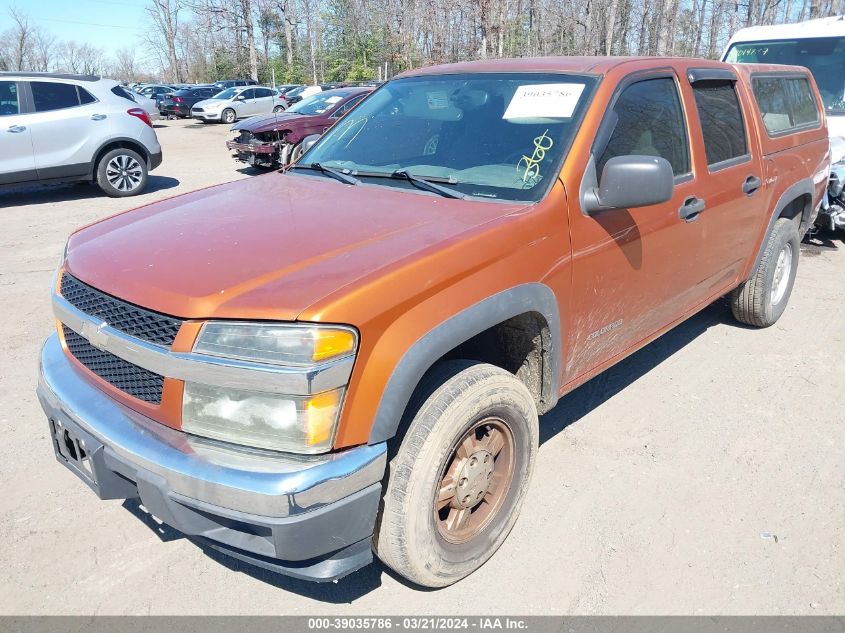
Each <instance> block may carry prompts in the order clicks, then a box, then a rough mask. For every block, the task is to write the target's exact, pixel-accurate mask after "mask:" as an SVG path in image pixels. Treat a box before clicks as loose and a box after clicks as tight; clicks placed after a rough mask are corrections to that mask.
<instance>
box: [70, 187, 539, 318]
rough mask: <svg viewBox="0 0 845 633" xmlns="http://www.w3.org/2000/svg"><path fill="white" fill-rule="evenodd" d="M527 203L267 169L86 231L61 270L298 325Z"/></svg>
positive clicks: (160, 306) (181, 310) (172, 305)
mask: <svg viewBox="0 0 845 633" xmlns="http://www.w3.org/2000/svg"><path fill="white" fill-rule="evenodd" d="M525 206H526V205H525V204H520V203H514V204H506V203H501V202H493V201H490V202H485V201H474V200H454V199H448V198H442V197H438V196H434V195H430V194H426V193H415V192H411V191H406V190H402V189H394V188H392V187H388V186H380V185H368V184H361V185H357V186H352V185H346V184H343V183H340V182H337V181H335V180H330V179H329V178H327V177H324V176H318V175H313V176H312V175H302V174H285V175H282V174H279V173H271V174H266V175H262V176H256V177H253V178H249V179H246V180H240V181H237V182H233V183H229V184H224V185H218V186H215V187H210V188H208V189H202V190H200V191H195V192H193V193H188V194H185V195H182V196H177V197H174V198H170V199H167V200H163V201H161V202H156V203H153V204H151V205H148V206H145V207H141V208H139V209H135V210H133V211H129V212H126V213H122V214H119V215H116V216H113V217H111V218H108V219H105V220H102V221H100V222H98V223H96V224H92V225H90V226H88V227H85V228H83V229H81V230H80V231H78V232H77V233H75V234H74V235H73V236H72V237H71V239H70V241H69V244H68V254H67V260H66V262H65V267H66V269H67V270H68V272H70V273H71V274H73V275H74V276H76V277H77V278H79V279H81V280H82V281H84V282H86V283H88V284H90V285H91V286H94V287H95V288H98V289H100V290H102V291H103V292H106V293H108V294H112V295H114V296H116V297H119V298H121V299H123V300H125V301H129V302H131V303H134V304H137V305H140V306H143V307H146V308H148V309H151V310H156V311H159V312H163V313H165V314H170V315H173V316H177V317H182V318H198V319H201V318H236V319H277V320H295V319H296V318H297V316H298V315H299V314H301V313H302V311H303V310H305V309H306V308H307V307H308V306H310V305H311V304H313V303H314V302H316V301H318V300H319V299H321V298H323V297H325V296H326V295H328V294H329V293H331V292H334V291H336V290H338V289H339V288H342V287H343V286H345V285H347V284H350V283H352V282H354V281H356V280H359V279H361V278H363V277H365V276H368V275H375V274H378V271H379V270H382V269H385V268H386V267H389V266H391V265H393V264H396V263H397V262H400V261H401V260H403V259H406V258H412V257H414V255H415V254H417V253H419V252H420V251H423V250H425V249H432V248H438V247H439V246H442V245H443V243H444V242H447V241H449V240H451V239H453V238H455V237H456V236H458V235H460V234H462V233H465V232H467V231H469V230H472V229H473V228H475V227H478V226H480V225H482V224H485V223H487V222H490V221H492V220H495V219H496V218H499V217H501V216H503V215H507V214H509V213H513V212H515V211H517V210H519V209H522V208H524V207H525Z"/></svg>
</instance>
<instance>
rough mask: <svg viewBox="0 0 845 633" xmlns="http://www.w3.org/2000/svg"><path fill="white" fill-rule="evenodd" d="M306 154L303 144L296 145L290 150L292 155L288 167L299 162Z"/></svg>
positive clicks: (289, 156) (289, 155) (289, 157)
mask: <svg viewBox="0 0 845 633" xmlns="http://www.w3.org/2000/svg"><path fill="white" fill-rule="evenodd" d="M303 153H304V152H303V151H302V143H301V142H299V143H297V144H296V145H294V146H293V147H292V148H291V149H290V154H288V165H291V164H293V163H295V162H296V161H298V160H299V158H300V156H302V154H303Z"/></svg>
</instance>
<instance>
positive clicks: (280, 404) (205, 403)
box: [182, 321, 358, 453]
mask: <svg viewBox="0 0 845 633" xmlns="http://www.w3.org/2000/svg"><path fill="white" fill-rule="evenodd" d="M357 347H358V335H357V333H356V331H355V330H354V329H352V328H350V327H344V326H335V325H332V326H324V325H316V324H315V325H309V324H301V323H243V322H241V323H237V322H223V321H211V322H208V323H206V324H205V325H203V327H202V329H201V330H200V333H199V336H198V337H197V341H196V343H195V344H194V352H195V353H197V354H205V355H209V356H219V357H224V358H233V359H238V360H244V361H250V362H253V363H259V364H265V365H274V366H278V365H282V366H286V367H290V368H294V371H299V369H298V368H301V370H302V371H303V372H306V371H311V370H312V369H313V368H314V367H318V366H320V365H321V364H324V363H326V362H329V361H332V360H338V359H341V358H348V357H350V356H351V355H353V354H354V353H355V352H356V350H357ZM268 369H269V368H268ZM330 386H331V387H335V388H333V389H330V390H328V391H322V392H320V393H316V394H307V395H306V394H295V395H289V394H277V393H265V392H262V391H257V390H256V391H253V390H246V389H241V388H231V387H220V386H212V385H205V384H201V383H196V382H186V383H185V388H184V393H183V398H182V429H183V430H184V431H185V432H187V433H192V434H194V435H200V436H203V437H209V438H214V439H218V440H222V441H225V442H232V443H234V444H242V445H245V446H254V447H257V448H267V449H271V450H278V451H291V452H296V453H322V452H325V451H328V450H329V449H331V446H332V442H333V441H334V435H335V429H336V427H337V421H338V417H339V414H340V407H341V403H342V402H343V394H344V392H345V387H346V386H345V385H339V384H337V385H330Z"/></svg>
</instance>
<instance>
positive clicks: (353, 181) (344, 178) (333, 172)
mask: <svg viewBox="0 0 845 633" xmlns="http://www.w3.org/2000/svg"><path fill="white" fill-rule="evenodd" d="M291 169H313V170H314V171H319V172H322V173H324V174H326V175H327V176H331V177H332V178H334V179H335V180H339V181H340V182H344V183H346V184H347V185H360V184H361V181H360V180H358V179H357V178H355V176H350V175H349V174H344V173H343V172H342V171H338V170H337V169H333V168H331V167H326V166H325V165H322V164H320V163H310V164H306V165H300V164H298V163H297V164H294V165H292V166H291Z"/></svg>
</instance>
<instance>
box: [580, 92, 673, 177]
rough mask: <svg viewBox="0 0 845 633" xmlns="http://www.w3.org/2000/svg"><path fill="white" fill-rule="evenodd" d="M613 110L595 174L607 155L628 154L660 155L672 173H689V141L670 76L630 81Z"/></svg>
mask: <svg viewBox="0 0 845 633" xmlns="http://www.w3.org/2000/svg"><path fill="white" fill-rule="evenodd" d="M613 113H614V114H615V116H616V119H617V120H616V125H615V126H614V128H613V132H612V133H611V135H610V140H609V141H608V143H607V147H606V148H605V150H604V151H603V152H602V155H601V157H600V158H599V160H598V163H597V164H596V169H597V170H598V173H599V175H600V174H601V173H602V170H603V169H604V165H605V163H607V161H608V160H610V159H611V158H614V157H615V156H630V155H645V156H661V157H663V158H665V159H666V160H667V161H669V164H670V165H672V172H673V173H674V174H675V175H676V176H680V175H682V174H688V173H689V171H690V163H689V141H688V140H687V132H686V124H685V123H684V114H683V110H682V109H681V100H680V98H679V97H678V89H677V87H676V86H675V81H674V79H672V78H671V77H660V78H658V79H646V80H643V81H639V82H637V83H635V84H631V85H630V86H628V87H627V88H625V89H624V91H623V92H622V94H621V95H620V96H619V98H618V99H617V100H616V104H615V105H614V106H613Z"/></svg>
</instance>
